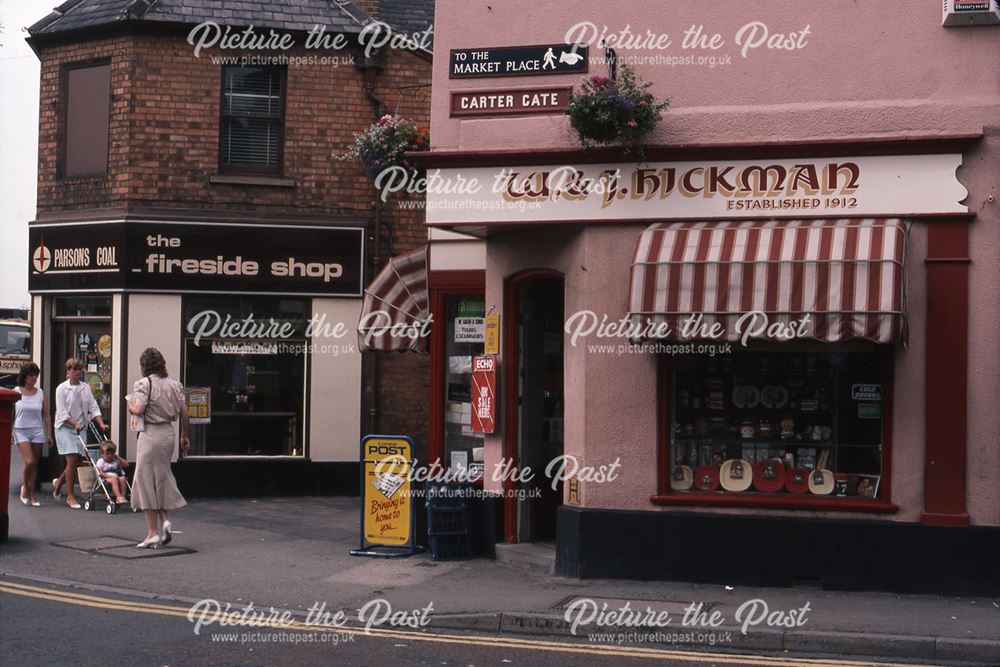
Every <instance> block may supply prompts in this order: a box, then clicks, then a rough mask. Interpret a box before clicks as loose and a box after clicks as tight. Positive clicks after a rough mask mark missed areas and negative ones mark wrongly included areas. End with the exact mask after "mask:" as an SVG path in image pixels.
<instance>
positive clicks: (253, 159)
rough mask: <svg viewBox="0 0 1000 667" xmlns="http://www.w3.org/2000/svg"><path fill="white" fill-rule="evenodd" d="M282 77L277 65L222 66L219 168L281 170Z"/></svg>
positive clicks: (230, 171)
mask: <svg viewBox="0 0 1000 667" xmlns="http://www.w3.org/2000/svg"><path fill="white" fill-rule="evenodd" d="M284 78H285V71H284V70H283V69H281V68H276V67H226V68H224V69H223V75H222V127H221V128H220V148H219V162H220V171H224V172H227V173H234V172H235V173H263V174H280V173H281V162H282V145H283V143H284V123H285V118H284V108H285V104H284Z"/></svg>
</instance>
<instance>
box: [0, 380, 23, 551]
mask: <svg viewBox="0 0 1000 667" xmlns="http://www.w3.org/2000/svg"><path fill="white" fill-rule="evenodd" d="M19 400H21V394H19V393H17V392H16V391H11V390H10V389H3V388H0V542H6V541H7V531H8V528H9V526H10V519H9V518H8V516H7V502H8V501H9V500H10V450H11V446H10V436H11V430H12V429H13V428H14V404H15V403H17V402H18V401H19Z"/></svg>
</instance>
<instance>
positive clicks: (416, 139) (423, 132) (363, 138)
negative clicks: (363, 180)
mask: <svg viewBox="0 0 1000 667" xmlns="http://www.w3.org/2000/svg"><path fill="white" fill-rule="evenodd" d="M429 146H430V136H429V135H428V133H427V129H426V128H423V127H421V126H419V125H417V124H416V123H414V122H413V121H412V120H409V119H407V118H403V117H401V116H394V115H392V114H386V115H385V116H382V117H381V118H379V119H378V121H377V122H376V123H373V124H372V125H370V126H368V129H366V130H365V131H364V132H362V133H361V134H356V135H354V145H353V146H352V147H351V149H350V150H349V151H348V154H349V155H350V156H353V157H356V158H357V159H359V160H360V161H361V163H362V164H363V165H364V166H365V171H366V172H367V173H368V175H369V176H370V177H372V178H375V177H376V176H378V174H379V173H380V172H382V171H383V170H385V169H388V168H390V167H402V168H404V169H406V170H407V171H415V167H414V166H413V165H412V164H411V163H410V161H409V160H407V159H406V153H409V152H412V151H425V150H427V149H428V148H429Z"/></svg>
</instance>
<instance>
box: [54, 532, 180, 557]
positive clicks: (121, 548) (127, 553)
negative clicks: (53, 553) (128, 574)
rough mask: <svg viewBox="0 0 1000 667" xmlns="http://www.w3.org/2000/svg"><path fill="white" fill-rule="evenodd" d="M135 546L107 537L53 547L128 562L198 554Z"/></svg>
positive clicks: (60, 543)
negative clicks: (126, 560) (123, 559)
mask: <svg viewBox="0 0 1000 667" xmlns="http://www.w3.org/2000/svg"><path fill="white" fill-rule="evenodd" d="M135 544H136V542H135V540H133V539H126V538H124V537H114V536H111V535H105V536H103V537H88V538H86V539H82V540H70V541H69V542H53V543H52V546H55V547H63V548H64V549H73V550H74V551H82V552H84V553H89V554H93V555H95V556H109V557H111V558H125V559H128V560H136V559H141V558H163V557H165V556H179V555H181V554H193V553H197V552H196V551H195V550H194V549H185V548H183V547H175V546H169V547H159V548H157V549H137V548H136V546H135Z"/></svg>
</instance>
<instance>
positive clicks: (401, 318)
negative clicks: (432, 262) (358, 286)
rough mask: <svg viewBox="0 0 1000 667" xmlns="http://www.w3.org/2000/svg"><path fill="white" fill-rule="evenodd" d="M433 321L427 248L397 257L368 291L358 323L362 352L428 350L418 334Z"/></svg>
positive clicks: (391, 260) (424, 340)
mask: <svg viewBox="0 0 1000 667" xmlns="http://www.w3.org/2000/svg"><path fill="white" fill-rule="evenodd" d="M429 319H430V299H429V298H428V292H427V246H424V247H422V248H419V249H417V250H413V251H411V252H408V253H405V254H403V255H399V256H397V257H393V258H392V259H390V260H389V262H388V263H387V264H386V265H385V267H383V269H382V270H381V271H380V272H379V274H378V275H377V276H375V279H374V280H373V281H372V282H371V284H370V285H369V286H368V288H367V289H365V299H364V302H363V304H362V306H361V318H360V320H359V322H358V342H359V344H360V347H361V350H362V351H364V350H384V351H390V350H414V351H420V350H423V349H426V344H427V342H426V336H420V335H418V334H419V332H420V331H421V330H422V329H424V328H425V324H426V323H427V321H428V320H429Z"/></svg>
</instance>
